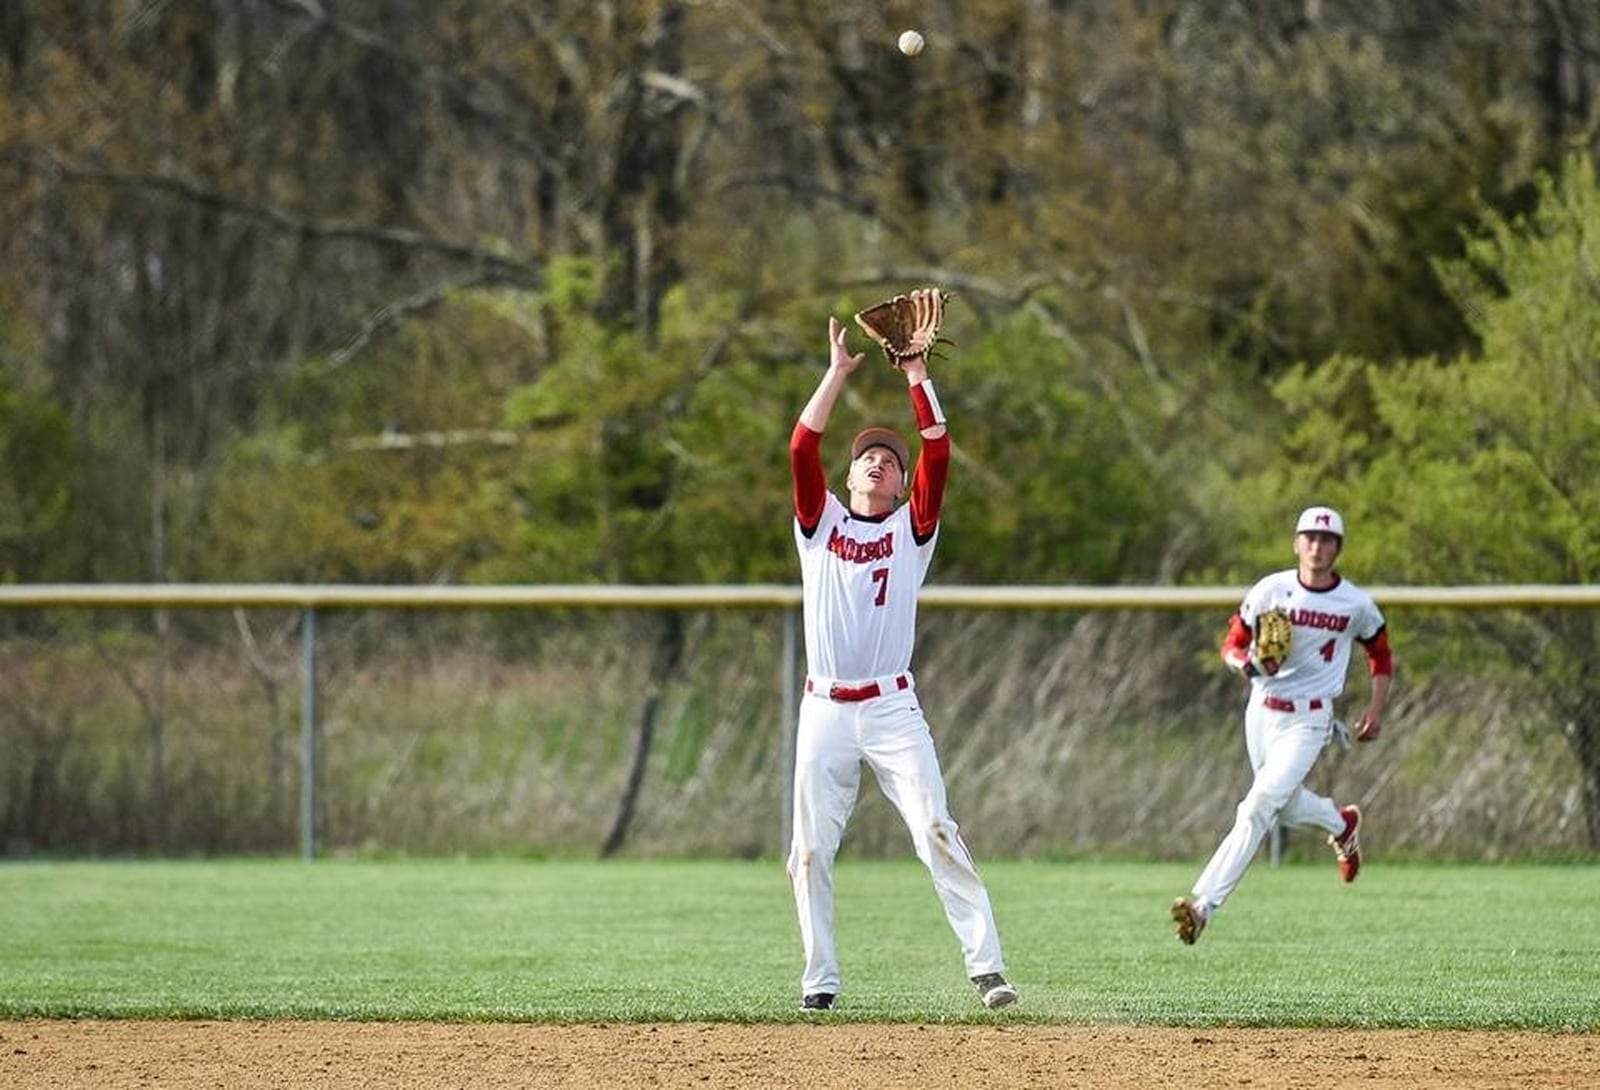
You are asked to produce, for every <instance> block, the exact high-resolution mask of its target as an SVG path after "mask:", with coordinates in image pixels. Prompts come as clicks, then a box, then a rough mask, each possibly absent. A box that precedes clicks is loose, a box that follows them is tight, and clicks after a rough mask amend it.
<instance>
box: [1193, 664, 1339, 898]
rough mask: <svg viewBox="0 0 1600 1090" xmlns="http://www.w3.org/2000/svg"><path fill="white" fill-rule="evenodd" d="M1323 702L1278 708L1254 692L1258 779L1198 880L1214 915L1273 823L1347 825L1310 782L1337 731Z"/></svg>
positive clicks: (1253, 752)
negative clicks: (1307, 784) (1313, 706)
mask: <svg viewBox="0 0 1600 1090" xmlns="http://www.w3.org/2000/svg"><path fill="white" fill-rule="evenodd" d="M1319 703H1320V704H1321V707H1319V708H1316V709H1311V708H1309V707H1307V704H1308V702H1307V701H1304V700H1299V701H1295V707H1296V710H1295V711H1292V712H1291V711H1274V710H1272V709H1271V708H1268V707H1266V706H1265V705H1264V704H1263V703H1262V694H1261V693H1260V691H1259V690H1257V691H1255V692H1252V693H1251V696H1250V703H1249V704H1248V705H1247V706H1246V708H1245V713H1244V737H1245V749H1246V750H1247V751H1248V753H1249V755H1250V767H1251V768H1253V769H1255V774H1256V775H1255V780H1254V782H1252V783H1251V785H1250V790H1249V792H1248V793H1246V795H1245V797H1244V799H1243V800H1242V801H1241V802H1240V803H1239V809H1238V812H1237V813H1236V815H1235V817H1234V822H1233V828H1232V829H1231V830H1229V832H1228V835H1227V836H1225V837H1224V838H1223V839H1222V843H1221V844H1218V845H1217V850H1216V851H1215V852H1214V853H1213V854H1212V856H1211V861H1210V862H1209V863H1207V864H1206V867H1205V870H1203V871H1201V872H1200V877H1199V878H1197V879H1196V880H1195V883H1194V890H1193V893H1194V902H1195V906H1196V907H1197V908H1198V909H1199V910H1200V912H1201V914H1202V915H1206V916H1209V915H1210V914H1211V913H1212V911H1214V910H1215V909H1217V908H1220V907H1221V906H1222V903H1223V902H1224V901H1226V900H1227V899H1228V896H1229V895H1230V894H1231V893H1233V890H1234V887H1236V886H1237V885H1238V884H1239V880H1240V879H1241V878H1243V877H1244V872H1245V870H1246V868H1248V867H1249V866H1250V861H1251V860H1252V859H1254V858H1255V854H1256V851H1257V850H1258V849H1259V848H1260V847H1261V841H1262V840H1263V839H1265V838H1266V835H1267V834H1268V833H1269V832H1271V830H1272V827H1273V826H1274V825H1276V824H1279V823H1280V822H1281V823H1282V824H1284V825H1292V826H1311V827H1313V828H1317V829H1321V830H1323V831H1324V832H1327V833H1340V832H1343V831H1344V818H1343V817H1341V816H1340V815H1339V808H1338V806H1336V805H1335V804H1334V802H1333V800H1332V799H1329V798H1324V797H1323V796H1321V795H1317V794H1313V793H1312V792H1311V791H1309V790H1307V789H1306V787H1305V778H1306V776H1308V775H1310V773H1311V766H1312V765H1314V764H1316V761H1317V756H1318V755H1319V754H1320V753H1321V752H1322V749H1323V747H1324V746H1326V745H1327V744H1328V741H1329V739H1330V738H1332V736H1333V702H1332V701H1331V700H1323V701H1320V702H1319Z"/></svg>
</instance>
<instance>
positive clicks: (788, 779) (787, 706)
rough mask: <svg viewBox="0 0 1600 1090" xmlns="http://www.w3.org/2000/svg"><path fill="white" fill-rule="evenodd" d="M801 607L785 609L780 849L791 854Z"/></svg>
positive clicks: (797, 725) (785, 853)
mask: <svg viewBox="0 0 1600 1090" xmlns="http://www.w3.org/2000/svg"><path fill="white" fill-rule="evenodd" d="M799 618H800V611H799V610H797V609H794V608H789V609H786V610H784V611H783V801H782V802H781V803H780V805H781V806H782V807H783V841H782V843H781V846H780V849H779V850H780V851H781V852H782V853H783V855H785V856H787V855H788V854H789V843H790V841H791V840H793V839H794V802H793V800H794V750H795V732H796V730H797V729H798V727H799V709H797V708H796V707H795V696H796V694H797V693H798V692H799V691H800V686H799V684H798V680H797V678H796V677H795V644H796V642H797V641H796V639H795V629H796V627H797V626H798V624H799Z"/></svg>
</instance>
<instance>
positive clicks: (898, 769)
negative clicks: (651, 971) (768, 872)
mask: <svg viewBox="0 0 1600 1090" xmlns="http://www.w3.org/2000/svg"><path fill="white" fill-rule="evenodd" d="M863 763H865V764H867V765H868V766H870V767H871V768H872V771H873V774H874V775H875V776H876V777H877V780H878V784H879V786H880V787H881V788H882V789H883V793H884V795H885V797H887V798H888V800H889V801H890V802H891V803H892V804H893V805H894V807H895V809H896V810H898V811H899V812H900V816H901V818H902V819H904V821H905V823H906V828H907V829H909V830H910V831H911V842H912V845H913V846H914V847H915V849H916V853H917V858H918V859H920V860H922V862H923V864H924V865H925V866H927V868H928V871H929V873H930V874H931V875H932V876H933V888H934V891H935V892H936V893H937V894H938V895H939V900H940V902H941V903H942V904H943V905H944V914H945V918H946V919H947V920H949V921H950V927H951V929H952V930H954V931H955V933H956V938H957V939H959V940H960V942H961V952H962V955H963V957H964V958H965V959H966V966H967V975H968V976H969V977H972V976H977V975H979V974H981V973H998V972H1004V971H1005V963H1004V959H1003V958H1002V957H1001V954H1000V933H999V930H998V929H997V928H996V926H995V922H994V911H993V909H992V907H991V906H990V903H989V893H988V890H987V889H986V888H985V887H984V884H983V880H982V879H981V878H980V877H979V876H978V871H977V868H976V867H975V866H974V865H973V862H972V857H971V855H970V854H969V853H968V852H967V846H966V844H965V843H964V842H963V841H962V839H961V834H960V831H959V830H958V829H957V827H956V823H955V821H954V820H952V819H951V817H950V814H949V811H948V809H947V803H946V798H945V785H944V777H943V774H942V773H941V771H940V768H939V758H938V755H937V754H936V753H935V751H934V746H933V736H932V734H931V733H930V732H929V730H928V723H927V720H926V719H925V718H924V717H923V714H922V708H921V706H920V704H919V703H918V701H917V698H916V692H915V690H914V689H913V690H908V691H905V692H892V693H889V694H887V695H884V696H879V697H876V698H874V699H871V700H862V701H857V702H850V703H840V702H835V701H833V700H830V699H828V698H827V697H826V696H821V695H816V694H807V695H806V697H805V699H804V700H802V701H801V704H800V721H799V728H798V736H797V738H796V744H795V777H794V780H795V782H794V840H793V843H792V844H791V845H790V848H789V861H788V870H789V878H790V881H791V882H792V883H793V886H794V901H795V909H796V913H797V915H798V917H799V922H800V939H801V943H802V945H803V947H804V950H805V970H804V973H803V975H802V976H801V978H800V987H801V992H802V994H805V995H810V994H811V993H813V992H832V993H835V994H837V993H838V991H839V989H840V977H839V959H838V954H837V952H836V950H835V947H834V933H833V900H834V897H833V864H834V857H835V856H836V855H837V854H838V851H839V841H840V838H841V837H843V835H844V829H845V824H846V822H847V821H848V820H849V818H850V814H851V812H852V811H853V810H854V809H855V805H856V796H857V793H858V790H859V787H860V783H861V766H862V764H863Z"/></svg>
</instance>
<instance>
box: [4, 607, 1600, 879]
mask: <svg viewBox="0 0 1600 1090" xmlns="http://www.w3.org/2000/svg"><path fill="white" fill-rule="evenodd" d="M1245 589H1246V588H1245V587H1243V586H1238V587H1228V586H1182V587H1179V586H1126V587H1090V586H1044V585H1036V586H981V587H980V586H956V585H948V586H944V585H937V584H934V585H929V586H926V587H924V588H923V589H922V593H921V595H920V598H919V602H920V604H921V605H922V606H923V607H924V608H929V609H941V608H945V609H976V610H997V609H1028V610H1108V609H1109V610H1141V609H1148V610H1173V609H1222V610H1228V609H1232V608H1233V607H1234V606H1236V605H1238V603H1239V601H1240V599H1241V598H1242V597H1243V595H1244V592H1245ZM1367 589H1368V590H1369V591H1370V592H1371V593H1372V595H1373V597H1374V598H1375V599H1376V600H1377V601H1378V603H1379V604H1380V605H1381V606H1382V607H1384V608H1385V609H1393V608H1397V607H1421V608H1439V609H1504V608H1536V607H1594V606H1600V586H1587V585H1585V586H1577V585H1568V584H1539V583H1532V584H1503V585H1488V586H1371V587H1368V588H1367ZM800 606H801V597H800V587H799V586H798V585H797V584H795V585H789V584H743V585H720V586H719V585H701V586H664V585H626V584H624V585H616V584H611V585H603V586H602V585H589V584H543V585H540V584H519V585H497V586H396V585H365V584H322V585H302V584H279V583H34V584H11V585H0V610H5V609H11V610H24V609H26V610H40V609H158V610H159V609H292V610H296V611H298V612H299V614H300V631H301V648H302V651H301V653H302V672H303V703H302V715H301V734H302V745H301V755H302V757H301V762H302V763H301V769H300V785H301V786H300V796H301V797H300V825H301V849H302V854H303V855H304V856H305V857H306V858H307V859H312V858H315V857H316V855H317V850H318V845H317V835H318V834H317V814H318V809H319V804H318V798H317V792H318V779H319V771H318V765H319V756H318V754H319V745H318V739H319V736H320V733H321V731H320V727H319V723H318V691H317V613H318V611H319V610H337V609H421V610H433V609H478V610H484V609H561V608H578V609H604V608H615V609H712V610H723V609H775V610H778V611H780V612H781V615H782V617H783V664H782V667H781V671H782V676H781V683H782V690H783V703H784V708H785V710H786V714H788V715H789V718H790V725H789V729H786V730H785V731H784V739H785V753H784V764H785V767H786V770H792V768H793V757H794V754H793V745H794V739H793V737H792V721H793V715H792V713H793V711H794V709H795V708H796V706H797V704H798V695H799V679H798V676H797V670H798V662H799V656H798V653H797V651H798V646H799V626H800ZM783 819H784V830H783V838H784V839H783V842H785V843H787V840H788V835H789V829H788V824H789V812H788V808H787V807H785V808H784V810H783Z"/></svg>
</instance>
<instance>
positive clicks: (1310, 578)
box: [1172, 507, 1394, 945]
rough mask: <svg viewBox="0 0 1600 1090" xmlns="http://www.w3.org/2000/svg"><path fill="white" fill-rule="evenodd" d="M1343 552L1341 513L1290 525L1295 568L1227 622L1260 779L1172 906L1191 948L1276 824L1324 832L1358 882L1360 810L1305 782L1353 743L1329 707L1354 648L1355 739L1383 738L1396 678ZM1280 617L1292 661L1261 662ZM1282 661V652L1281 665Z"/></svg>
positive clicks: (1371, 608) (1264, 586) (1270, 658)
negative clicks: (1338, 747)
mask: <svg viewBox="0 0 1600 1090" xmlns="http://www.w3.org/2000/svg"><path fill="white" fill-rule="evenodd" d="M1343 548H1344V519H1343V518H1341V517H1340V515H1339V512H1337V511H1335V510H1333V509H1332V508H1331V507H1309V508H1307V509H1306V510H1305V511H1304V512H1302V513H1301V515H1300V520H1299V522H1298V523H1296V525H1295V537H1294V552H1295V557H1296V558H1297V559H1298V561H1299V564H1298V566H1297V567H1294V568H1289V569H1286V570H1284V571H1280V572H1274V573H1273V574H1271V575H1268V576H1266V577H1265V578H1264V579H1262V580H1261V581H1260V582H1258V583H1256V585H1255V586H1253V587H1251V588H1250V591H1249V593H1247V594H1246V595H1245V598H1244V602H1243V604H1241V605H1240V607H1239V612H1238V613H1236V614H1234V616H1233V618H1232V619H1231V621H1230V622H1229V626H1228V634H1227V636H1226V637H1225V638H1224V640H1223V644H1222V661H1223V662H1225V663H1226V664H1227V665H1228V666H1229V667H1231V668H1232V669H1234V670H1237V671H1239V673H1241V674H1243V675H1244V676H1245V677H1247V678H1249V679H1250V700H1249V703H1248V705H1247V706H1246V708H1245V714H1244V731H1245V747H1246V749H1247V751H1248V752H1249V755H1250V765H1251V767H1252V768H1253V769H1254V770H1255V780H1254V782H1253V783H1251V785H1250V791H1249V793H1247V794H1246V795H1245V797H1244V800H1243V801H1242V802H1240V803H1239V809H1238V814H1237V816H1236V818H1235V819H1234V824H1233V828H1232V830H1230V831H1229V833H1228V835H1227V836H1226V837H1225V838H1223V841H1222V843H1221V844H1219V845H1218V846H1217V850H1216V852H1215V853H1214V854H1213V855H1212V856H1211V861H1210V862H1209V863H1207V864H1206V867H1205V870H1203V871H1201V872H1200V877H1199V878H1198V879H1196V880H1195V884H1194V889H1193V892H1192V893H1191V895H1190V896H1188V897H1179V898H1178V899H1177V900H1175V901H1173V903H1172V920H1173V923H1175V924H1176V925H1177V932H1178V938H1179V940H1180V941H1182V942H1185V943H1188V944H1190V945H1193V943H1194V941H1195V940H1196V939H1198V938H1199V937H1200V933H1201V932H1202V931H1204V930H1205V928H1206V924H1207V923H1208V922H1209V921H1210V919H1211V915H1212V913H1214V912H1215V911H1216V910H1217V909H1219V908H1221V907H1222V905H1223V903H1224V902H1225V901H1226V900H1227V899H1228V896H1229V894H1231V893H1232V892H1233V890H1234V887H1235V886H1237V885H1238V884H1239V880H1240V879H1241V878H1243V877H1244V872H1245V869H1246V868H1247V867H1248V866H1249V865H1250V861H1251V859H1253V858H1254V856H1255V853H1256V850H1257V849H1258V848H1259V847H1260V846H1261V841H1262V839H1263V838H1265V837H1266V835H1267V833H1268V832H1269V831H1270V830H1271V829H1272V827H1273V825H1274V824H1275V823H1278V822H1282V823H1283V824H1285V825H1300V826H1311V827H1313V828H1318V829H1321V830H1323V831H1324V832H1326V833H1327V834H1328V843H1329V844H1331V845H1332V846H1333V851H1334V854H1335V856H1336V857H1337V858H1338V862H1339V876H1340V877H1341V878H1343V879H1344V880H1345V881H1346V882H1353V881H1355V878H1356V874H1357V873H1358V872H1359V871H1360V870H1361V845H1360V842H1359V841H1358V839H1357V834H1358V832H1359V831H1360V828H1361V811H1360V810H1359V809H1358V808H1356V807H1354V806H1337V805H1335V804H1334V802H1333V800H1332V799H1328V798H1324V797H1323V796H1321V795H1316V794H1313V793H1312V792H1310V791H1308V790H1307V789H1306V787H1305V785H1304V781H1305V778H1306V776H1307V775H1308V774H1309V773H1310V771H1311V766H1312V765H1313V764H1314V763H1315V762H1316V760H1317V756H1318V755H1319V754H1320V753H1321V752H1322V748H1323V747H1324V746H1325V745H1327V744H1328V742H1329V740H1330V739H1332V738H1334V737H1336V736H1337V737H1339V738H1340V740H1341V741H1342V742H1347V741H1348V737H1347V735H1346V734H1345V728H1344V725H1343V724H1342V723H1340V722H1338V721H1337V720H1335V719H1334V717H1333V702H1334V700H1335V699H1336V698H1337V697H1338V696H1339V695H1340V694H1341V693H1342V692H1343V691H1344V682H1345V673H1346V670H1347V668H1348V666H1349V664H1350V645H1351V643H1352V642H1354V643H1359V644H1360V645H1361V647H1362V649H1363V650H1365V651H1366V654H1367V665H1368V672H1369V674H1370V675H1371V679H1372V691H1371V697H1370V700H1369V702H1368V704H1367V708H1366V710H1365V711H1363V712H1362V713H1361V717H1360V718H1359V719H1357V720H1356V721H1355V736H1356V740H1357V741H1361V742H1369V741H1371V740H1372V739H1374V738H1376V737H1378V732H1379V730H1380V728H1381V724H1382V720H1383V708H1384V704H1385V703H1386V702H1387V701H1388V698H1389V682H1390V679H1391V678H1392V677H1393V674H1394V660H1393V656H1392V655H1391V654H1390V652H1389V637H1388V631H1387V629H1386V628H1385V626H1384V619H1383V613H1382V612H1381V611H1380V610H1379V609H1378V606H1377V603H1375V602H1374V601H1373V600H1372V596H1371V595H1369V594H1367V592H1366V591H1364V590H1362V589H1361V588H1360V587H1357V586H1356V585H1355V584H1354V583H1351V582H1350V581H1349V580H1348V579H1345V578H1343V577H1342V576H1341V575H1340V574H1339V573H1338V571H1337V570H1336V569H1335V568H1334V563H1335V562H1336V561H1337V560H1338V559H1339V554H1340V553H1341V551H1342V550H1343ZM1276 611H1282V612H1284V613H1286V614H1287V615H1288V622H1289V623H1290V624H1292V626H1293V627H1292V639H1290V640H1289V642H1288V649H1287V653H1286V654H1284V653H1282V652H1281V651H1277V650H1276V649H1275V650H1274V651H1273V652H1272V653H1270V654H1266V655H1264V654H1263V652H1262V643H1263V639H1264V636H1265V631H1266V629H1267V627H1269V625H1268V624H1267V621H1268V620H1269V618H1268V617H1267V615H1268V614H1269V613H1273V612H1276ZM1273 623H1277V621H1274V622H1273ZM1278 654H1283V657H1282V658H1281V660H1280V659H1279V658H1278V657H1276V656H1277V655H1278Z"/></svg>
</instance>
